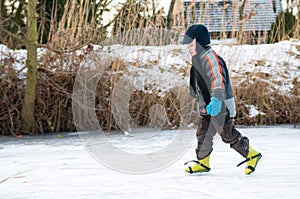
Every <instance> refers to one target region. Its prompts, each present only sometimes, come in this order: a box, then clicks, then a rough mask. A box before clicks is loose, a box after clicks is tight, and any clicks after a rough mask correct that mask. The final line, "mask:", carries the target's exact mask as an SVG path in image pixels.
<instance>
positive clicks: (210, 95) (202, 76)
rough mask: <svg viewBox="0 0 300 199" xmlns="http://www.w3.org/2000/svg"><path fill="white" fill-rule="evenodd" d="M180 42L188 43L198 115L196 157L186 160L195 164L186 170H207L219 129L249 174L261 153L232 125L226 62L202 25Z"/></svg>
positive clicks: (191, 28) (232, 101)
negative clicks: (211, 42)
mask: <svg viewBox="0 0 300 199" xmlns="http://www.w3.org/2000/svg"><path fill="white" fill-rule="evenodd" d="M183 44H188V48H189V52H190V54H191V55H192V67H191V70H190V94H191V95H192V96H193V97H194V98H197V100H198V105H199V113H200V116H201V117H200V118H201V121H200V124H199V126H198V129H197V133H196V135H197V140H198V144H197V148H196V156H197V159H198V160H193V161H189V162H193V163H195V164H194V165H192V166H188V167H186V168H185V171H186V172H188V173H196V172H208V171H210V165H209V159H210V154H211V152H212V150H213V137H214V136H215V134H216V132H218V133H219V134H220V136H221V138H222V140H223V142H225V143H228V144H230V147H231V148H233V149H234V150H236V151H237V152H238V153H240V154H241V155H242V156H243V157H245V158H246V159H245V161H243V162H241V163H240V164H239V165H241V164H243V163H247V166H246V168H245V174H251V173H252V172H254V170H255V168H256V165H257V163H258V161H259V160H260V158H261V157H262V155H261V154H260V153H259V152H257V151H256V150H254V149H253V148H252V147H251V146H250V145H249V139H248V138H247V137H244V136H242V135H241V133H240V132H239V131H238V130H237V129H236V128H235V127H234V125H233V120H232V118H234V117H235V115H236V110H235V102H234V98H233V93H232V87H231V82H230V78H229V75H228V70H227V66H226V63H225V61H224V60H223V59H222V58H221V57H220V56H219V55H217V54H216V53H215V52H214V51H213V50H212V48H211V46H210V36H209V32H208V30H207V28H206V27H205V26H203V25H200V24H197V25H192V26H191V27H189V28H188V30H187V32H186V34H185V36H184V39H183ZM189 162H187V163H189ZM187 163H186V164H187ZM239 165H238V166H239Z"/></svg>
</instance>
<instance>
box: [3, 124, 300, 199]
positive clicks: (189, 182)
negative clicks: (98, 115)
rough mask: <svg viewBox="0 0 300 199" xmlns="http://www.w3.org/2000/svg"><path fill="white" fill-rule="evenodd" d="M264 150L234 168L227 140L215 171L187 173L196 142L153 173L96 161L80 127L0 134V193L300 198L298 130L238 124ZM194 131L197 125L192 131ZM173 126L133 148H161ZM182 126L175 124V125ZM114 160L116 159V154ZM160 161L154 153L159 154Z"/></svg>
mask: <svg viewBox="0 0 300 199" xmlns="http://www.w3.org/2000/svg"><path fill="white" fill-rule="evenodd" d="M239 130H240V131H241V132H242V133H243V134H244V135H246V136H248V137H249V139H250V143H251V145H253V146H254V147H255V149H257V150H259V151H260V152H261V153H262V155H263V158H262V161H261V162H260V164H259V165H258V167H257V171H255V172H254V173H253V174H252V175H250V176H245V175H244V173H243V172H244V168H243V166H241V167H236V164H237V163H239V162H240V161H242V160H243V158H242V157H241V156H240V155H239V154H237V153H236V152H234V151H233V150H232V149H230V147H229V146H228V145H226V144H224V143H223V142H222V141H221V139H219V140H218V142H217V144H216V145H215V148H214V152H213V153H212V156H211V168H212V170H211V172H210V173H207V174H202V175H201V174H198V175H189V174H186V173H184V171H183V168H184V166H183V164H184V162H186V161H189V160H192V159H195V154H194V148H195V145H196V142H194V143H193V144H192V146H190V147H189V148H188V150H187V152H186V153H185V154H184V155H183V156H182V157H178V159H177V161H176V162H175V163H174V164H172V165H171V166H170V167H168V168H166V169H163V170H160V171H158V172H155V173H149V174H140V175H137V174H135V175H134V174H126V173H120V172H117V171H114V170H111V169H109V168H107V167H105V166H103V165H102V164H100V163H99V162H97V161H96V160H95V159H94V158H93V157H92V156H91V155H90V154H89V153H88V151H86V150H85V148H84V144H83V143H82V142H81V140H80V139H79V137H78V136H77V134H76V133H73V134H62V138H60V137H61V136H57V134H56V135H45V136H34V137H27V136H25V137H24V138H22V139H15V138H7V137H0V143H1V145H0V160H1V161H0V168H1V169H0V198H5V199H11V198H18V199H19V198H26V199H27V198H66V199H67V198H72V199H77V198H92V199H93V198H97V199H98V198H107V199H114V198H118V199H119V198H122V199H123V198H130V199H132V198H146V199H148V198H149V199H152V198H156V199H160V198H162V199H165V198H172V199H173V198H187V199H193V198H195V199H196V198H200V199H202V198H204V199H205V198H222V199H226V198H228V199H234V198H243V199H248V198H249V199H250V198H262V199H265V198H272V199H273V198H278V199H279V198H280V199H282V198H288V199H289V198H295V199H296V198H300V191H299V188H300V180H299V179H300V170H299V160H300V159H299V153H300V129H299V128H298V129H295V128H292V127H266V128H239ZM189 131H190V133H192V134H194V133H195V129H191V130H189ZM172 132H173V131H168V132H167V133H166V134H165V135H164V134H163V133H160V134H158V135H157V136H159V138H157V139H154V140H153V142H151V141H148V142H146V141H145V140H143V141H142V142H146V143H147V146H148V147H143V148H141V147H138V146H139V144H140V143H139V141H138V139H136V141H134V140H131V142H130V147H129V146H128V148H134V147H135V146H136V147H137V148H138V149H139V150H141V151H143V150H145V151H147V150H148V149H149V148H151V147H158V146H161V147H163V146H164V145H165V144H166V143H167V142H168V141H169V139H170V137H171V136H170V133H172ZM174 133H176V131H174ZM124 138H125V140H124V139H122V135H111V139H112V141H113V142H114V144H116V145H117V146H125V147H126V142H124V141H126V139H130V137H125V136H124ZM116 161H118V160H117V159H116ZM153 161H155V160H153Z"/></svg>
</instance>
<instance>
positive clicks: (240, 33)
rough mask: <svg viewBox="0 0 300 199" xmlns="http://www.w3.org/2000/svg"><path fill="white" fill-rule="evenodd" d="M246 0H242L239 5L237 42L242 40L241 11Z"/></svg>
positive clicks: (242, 11)
mask: <svg viewBox="0 0 300 199" xmlns="http://www.w3.org/2000/svg"><path fill="white" fill-rule="evenodd" d="M246 2H247V0H243V3H242V5H241V6H239V23H238V26H239V30H238V42H239V43H240V44H241V43H242V40H243V13H244V8H245V5H246Z"/></svg>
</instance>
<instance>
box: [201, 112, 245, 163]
mask: <svg viewBox="0 0 300 199" xmlns="http://www.w3.org/2000/svg"><path fill="white" fill-rule="evenodd" d="M216 132H218V133H219V135H220V136H221V138H222V140H223V142H225V143H228V144H230V147H231V148H233V149H234V150H236V151H237V152H238V153H240V154H241V155H242V156H243V157H247V154H248V152H249V140H248V138H247V137H244V136H242V135H241V133H240V132H239V131H238V130H236V128H235V127H234V125H233V121H232V119H231V118H227V119H223V120H222V119H220V118H218V116H217V117H211V116H210V115H205V116H202V117H201V121H200V123H199V126H198V129H197V133H196V135H197V140H198V144H197V148H196V156H197V159H198V160H201V159H203V158H205V157H206V156H208V155H210V153H211V152H212V150H213V138H214V136H215V135H216Z"/></svg>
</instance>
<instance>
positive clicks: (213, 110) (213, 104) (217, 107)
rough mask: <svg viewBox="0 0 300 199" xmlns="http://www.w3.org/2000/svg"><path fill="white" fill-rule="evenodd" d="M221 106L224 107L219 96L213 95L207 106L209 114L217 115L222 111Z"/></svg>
mask: <svg viewBox="0 0 300 199" xmlns="http://www.w3.org/2000/svg"><path fill="white" fill-rule="evenodd" d="M221 108H222V101H221V100H220V99H219V98H217V97H212V98H211V99H210V103H209V104H208V106H207V107H206V112H207V113H208V114H209V115H211V116H213V117H215V116H217V115H218V114H219V113H220V111H221Z"/></svg>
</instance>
